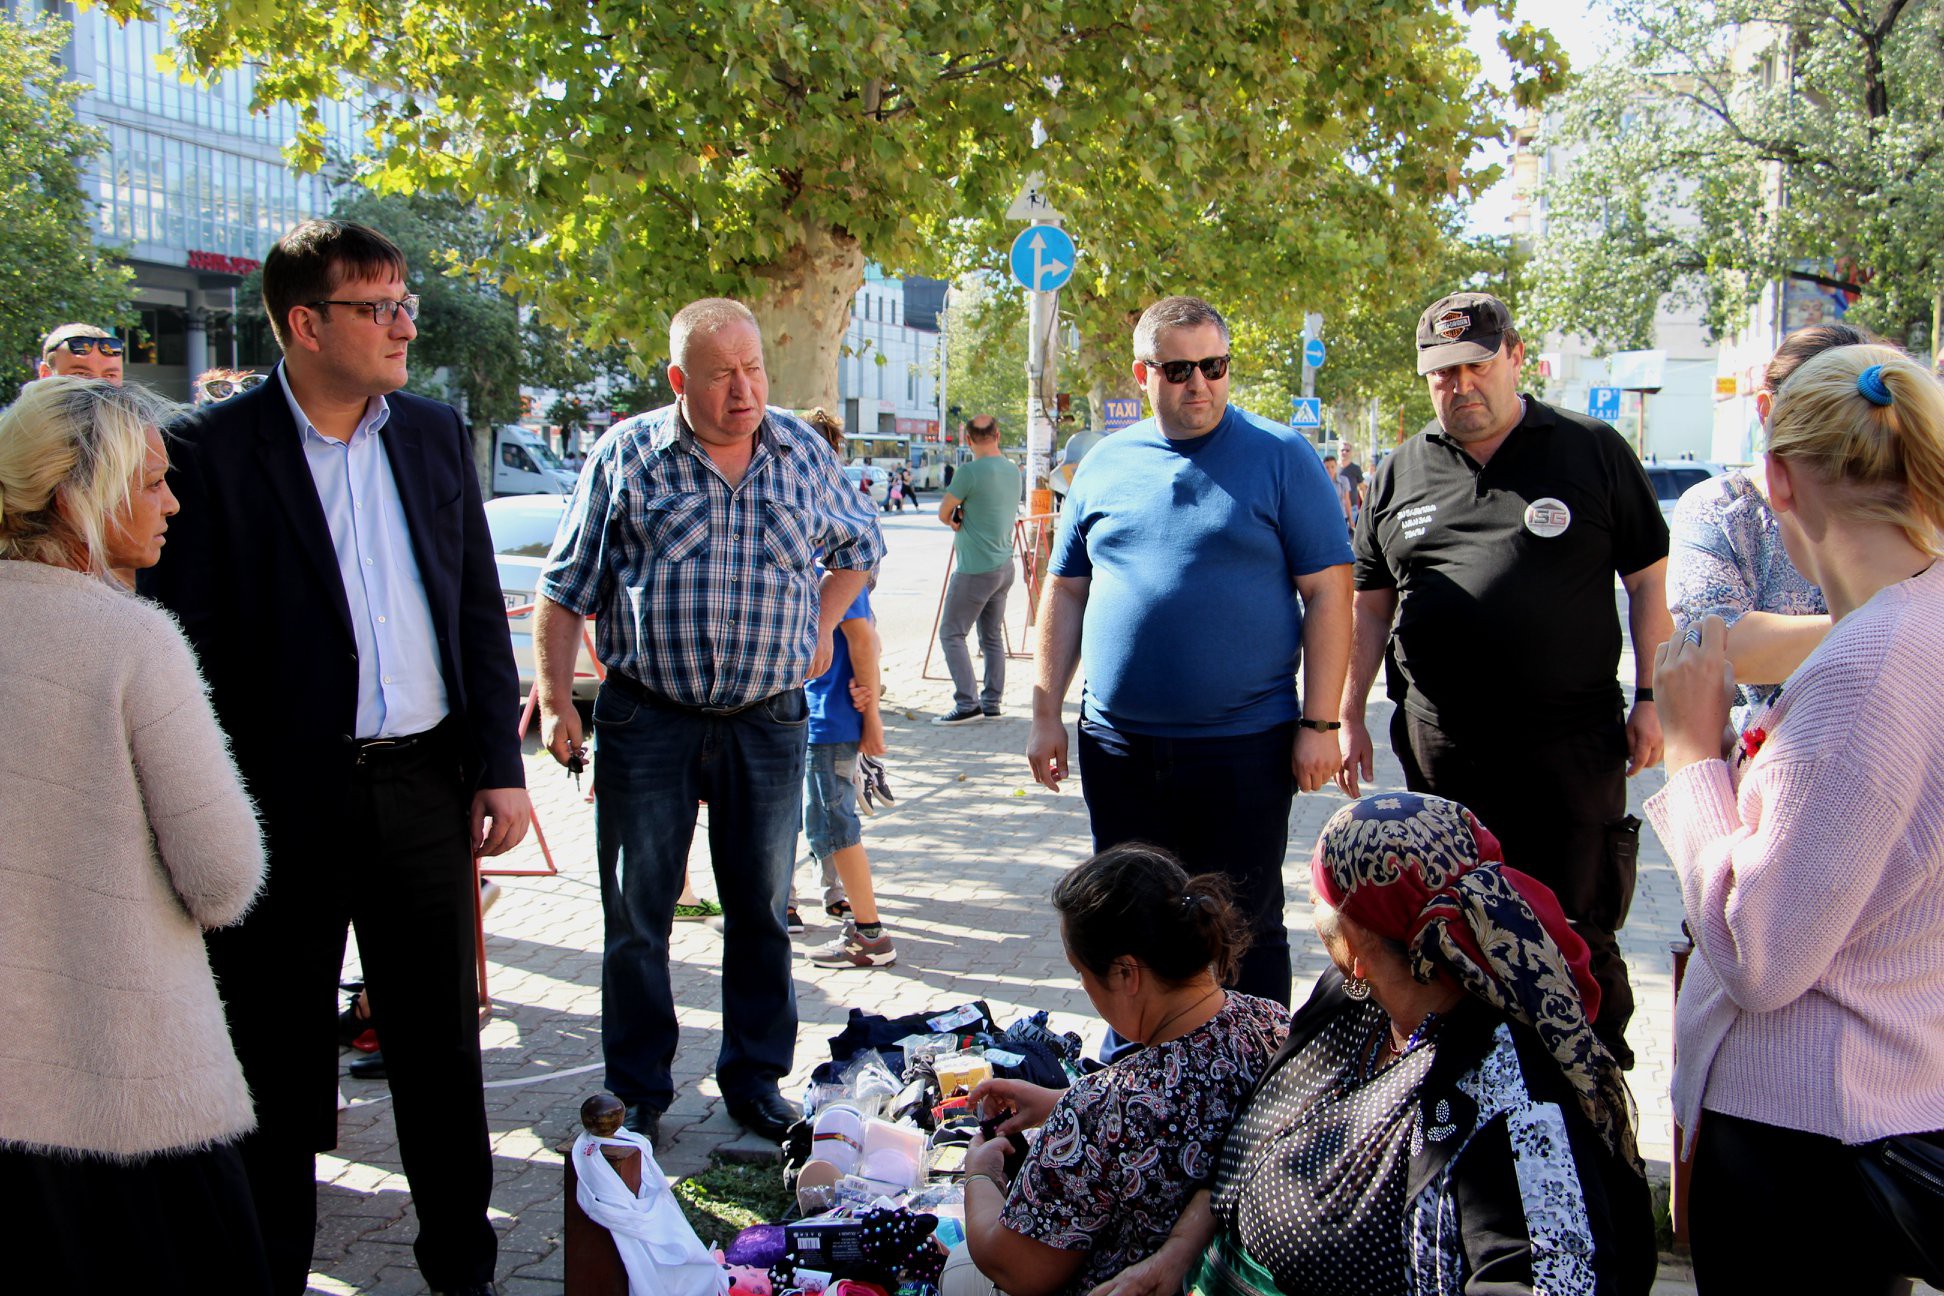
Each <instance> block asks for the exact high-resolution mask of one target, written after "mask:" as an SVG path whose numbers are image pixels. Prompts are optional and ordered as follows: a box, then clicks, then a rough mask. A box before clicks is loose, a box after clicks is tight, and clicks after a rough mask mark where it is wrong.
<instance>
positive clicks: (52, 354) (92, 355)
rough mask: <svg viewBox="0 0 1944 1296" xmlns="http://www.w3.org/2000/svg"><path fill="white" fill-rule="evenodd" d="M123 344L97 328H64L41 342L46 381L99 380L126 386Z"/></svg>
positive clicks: (42, 374)
mask: <svg viewBox="0 0 1944 1296" xmlns="http://www.w3.org/2000/svg"><path fill="white" fill-rule="evenodd" d="M123 350H124V347H123V343H122V340H121V339H120V338H118V337H116V336H115V335H114V334H112V333H110V332H109V331H108V330H107V329H105V328H97V327H95V326H94V325H93V324H63V325H61V326H60V327H59V328H57V329H54V330H53V331H52V332H50V333H49V334H48V335H47V336H46V337H45V338H44V339H42V341H41V358H40V376H41V377H43V378H99V379H100V380H101V381H102V382H105V383H113V384H114V385H115V386H117V387H119V386H121V384H122V352H123Z"/></svg>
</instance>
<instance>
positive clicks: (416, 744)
mask: <svg viewBox="0 0 1944 1296" xmlns="http://www.w3.org/2000/svg"><path fill="white" fill-rule="evenodd" d="M447 724H448V721H446V720H441V721H440V722H439V723H438V724H436V725H433V726H432V727H431V728H430V729H427V730H426V731H425V732H423V733H415V734H406V735H404V736H403V737H399V738H352V739H350V740H349V743H350V747H351V755H352V758H353V759H354V760H355V761H356V762H357V763H358V764H360V765H369V764H371V763H372V762H373V761H383V760H392V759H395V758H397V757H400V756H405V755H408V754H413V753H417V752H419V751H421V750H423V749H424V748H427V747H429V746H431V745H432V742H433V740H434V739H437V738H439V737H440V736H442V735H443V734H444V733H445V730H446V726H447Z"/></svg>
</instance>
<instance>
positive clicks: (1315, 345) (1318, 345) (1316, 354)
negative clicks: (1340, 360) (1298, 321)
mask: <svg viewBox="0 0 1944 1296" xmlns="http://www.w3.org/2000/svg"><path fill="white" fill-rule="evenodd" d="M1323 356H1324V350H1323V339H1322V338H1311V339H1310V340H1309V341H1307V342H1305V343H1303V363H1304V364H1306V365H1308V366H1309V367H1310V368H1312V369H1321V368H1322V367H1323Z"/></svg>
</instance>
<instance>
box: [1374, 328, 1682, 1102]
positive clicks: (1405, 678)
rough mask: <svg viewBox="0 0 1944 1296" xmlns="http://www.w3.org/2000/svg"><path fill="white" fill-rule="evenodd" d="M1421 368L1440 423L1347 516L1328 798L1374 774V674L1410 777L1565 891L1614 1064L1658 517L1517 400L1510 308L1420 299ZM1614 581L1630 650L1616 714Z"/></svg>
mask: <svg viewBox="0 0 1944 1296" xmlns="http://www.w3.org/2000/svg"><path fill="white" fill-rule="evenodd" d="M1417 356H1418V358H1417V368H1418V372H1419V373H1420V374H1422V375H1424V376H1425V378H1426V380H1427V382H1428V384H1429V386H1430V389H1431V403H1432V405H1433V406H1434V407H1435V408H1436V409H1437V413H1438V419H1437V422H1436V424H1435V425H1434V426H1433V427H1430V428H1427V429H1426V430H1425V432H1424V433H1423V434H1422V435H1420V436H1416V437H1413V438H1412V439H1411V440H1409V441H1406V442H1405V443H1404V444H1403V445H1401V446H1399V447H1398V448H1397V450H1396V452H1395V453H1393V454H1392V455H1390V457H1389V458H1387V459H1385V460H1384V462H1383V463H1382V464H1381V465H1379V466H1378V468H1377V470H1376V472H1374V473H1373V474H1372V475H1371V478H1370V489H1369V493H1368V494H1367V496H1366V497H1365V500H1364V509H1363V513H1362V515H1361V516H1360V518H1359V519H1358V522H1357V534H1356V548H1357V598H1356V632H1355V645H1354V648H1353V652H1352V657H1351V662H1350V674H1349V680H1348V683H1347V685H1346V687H1345V689H1344V695H1343V721H1344V729H1345V732H1346V741H1345V754H1344V762H1343V778H1342V780H1341V781H1342V784H1343V790H1344V791H1345V792H1347V793H1349V794H1350V795H1351V796H1355V795H1357V793H1358V790H1359V782H1358V781H1359V779H1368V778H1370V777H1372V774H1373V773H1374V756H1373V749H1372V743H1371V737H1370V732H1369V730H1368V729H1367V728H1366V727H1365V725H1364V718H1363V717H1364V706H1365V703H1366V701H1367V700H1368V698H1369V695H1370V686H1371V684H1372V683H1373V682H1374V681H1375V680H1376V678H1377V669H1378V667H1379V665H1380V664H1381V665H1384V666H1385V667H1386V671H1385V675H1386V680H1387V685H1388V688H1387V691H1388V692H1389V694H1390V697H1391V700H1392V701H1394V702H1396V703H1397V708H1396V711H1395V713H1394V714H1393V716H1392V718H1391V733H1390V738H1391V747H1392V749H1393V750H1394V751H1395V752H1396V753H1397V757H1398V759H1399V760H1400V761H1401V762H1402V763H1403V765H1404V778H1405V782H1406V784H1407V785H1408V786H1409V787H1410V789H1411V790H1412V791H1414V792H1429V793H1433V794H1435V795H1437V796H1441V797H1445V798H1447V799H1449V800H1453V801H1457V802H1459V803H1460V804H1461V805H1464V806H1466V807H1467V808H1469V809H1470V810H1471V811H1472V812H1473V813H1474V814H1476V815H1477V816H1478V817H1479V819H1480V820H1481V821H1483V822H1484V824H1485V826H1486V827H1487V828H1489V829H1491V830H1492V833H1493V834H1494V835H1495V836H1496V837H1497V838H1498V839H1499V841H1500V842H1501V843H1502V844H1503V845H1504V847H1505V860H1506V863H1508V864H1510V865H1511V866H1512V867H1513V868H1516V869H1519V870H1521V871H1523V872H1525V873H1529V874H1531V875H1532V876H1533V877H1536V878H1538V879H1539V880H1540V881H1541V882H1544V883H1545V884H1546V885H1547V886H1549V887H1551V888H1552V890H1553V891H1554V892H1555V893H1556V894H1557V895H1558V897H1559V902H1560V904H1561V905H1562V906H1564V908H1565V910H1566V916H1567V917H1569V918H1571V919H1572V920H1573V923H1574V926H1575V930H1577V931H1578V932H1579V933H1580V935H1581V936H1582V937H1584V938H1585V940H1586V943H1587V944H1588V945H1589V946H1590V947H1591V948H1592V951H1593V972H1594V976H1595V977H1596V978H1597V979H1598V981H1599V983H1600V991H1601V995H1600V1007H1599V1012H1598V1015H1597V1016H1596V1017H1595V1018H1594V1020H1593V1027H1594V1030H1595V1032H1596V1033H1597V1034H1598V1035H1599V1037H1600V1038H1601V1039H1602V1040H1603V1041H1605V1043H1606V1045H1607V1047H1608V1048H1610V1049H1611V1050H1612V1051H1613V1054H1614V1056H1615V1057H1617V1058H1618V1059H1620V1062H1621V1065H1622V1066H1623V1067H1628V1066H1631V1065H1632V1064H1633V1053H1632V1051H1631V1050H1629V1049H1628V1047H1627V1044H1626V1039H1625V1031H1626V1026H1627V1021H1628V1019H1629V1018H1631V1017H1632V1016H1633V990H1632V987H1631V986H1630V985H1629V984H1628V981H1627V968H1626V964H1625V963H1624V962H1623V961H1622V959H1621V956H1620V944H1619V941H1618V939H1617V938H1616V936H1615V933H1616V932H1617V931H1619V929H1620V926H1621V924H1622V923H1624V922H1625V921H1626V917H1627V909H1628V906H1629V905H1630V904H1631V903H1632V900H1633V889H1634V861H1635V856H1636V854H1637V852H1638V850H1639V834H1640V821H1639V820H1638V819H1635V818H1634V817H1633V816H1631V815H1629V814H1628V813H1627V779H1628V777H1630V776H1631V775H1634V774H1637V773H1639V772H1640V771H1641V770H1643V769H1645V768H1647V767H1648V766H1649V765H1651V764H1652V763H1653V762H1654V761H1656V760H1658V759H1660V748H1661V737H1660V721H1659V719H1658V718H1657V717H1656V714H1655V710H1654V691H1653V663H1654V649H1655V647H1656V646H1658V645H1659V644H1661V643H1663V642H1664V641H1665V640H1666V639H1667V636H1668V632H1669V628H1670V625H1671V622H1670V621H1669V619H1668V615H1667V600H1666V592H1665V584H1664V582H1665V577H1666V570H1667V524H1666V523H1665V522H1664V521H1663V520H1662V518H1661V513H1660V504H1659V501H1658V500H1656V499H1655V497H1654V488H1653V486H1652V485H1651V484H1650V483H1649V482H1648V480H1647V474H1646V471H1645V470H1644V469H1643V468H1641V466H1640V460H1639V458H1638V457H1637V456H1636V455H1635V454H1634V452H1633V449H1632V448H1631V447H1630V446H1628V445H1627V443H1626V442H1625V441H1624V440H1623V439H1622V438H1621V436H1620V434H1619V433H1618V432H1615V431H1614V430H1613V429H1612V428H1611V427H1608V426H1607V425H1606V424H1605V423H1601V422H1599V421H1598V420H1596V419H1590V418H1584V417H1582V416H1580V415H1578V414H1572V413H1569V412H1567V411H1565V410H1560V409H1555V408H1554V407H1552V406H1550V405H1547V404H1545V403H1543V402H1541V401H1539V400H1537V399H1535V398H1533V397H1531V396H1522V395H1520V393H1519V371H1520V367H1521V366H1522V365H1523V364H1524V363H1525V344H1524V343H1523V342H1522V341H1520V339H1519V334H1518V330H1516V329H1515V328H1514V327H1513V326H1512V313H1511V312H1510V311H1509V310H1507V309H1506V307H1505V303H1503V302H1501V301H1499V300H1498V299H1497V298H1496V297H1492V296H1489V295H1488V294H1485V293H1458V294H1455V295H1453V296H1450V297H1445V298H1442V299H1440V300H1439V301H1437V302H1434V303H1432V305H1431V306H1430V307H1429V308H1428V309H1427V310H1426V311H1425V312H1424V314H1423V315H1422V316H1421V317H1420V318H1419V320H1418V328H1417ZM1616 573H1618V575H1619V577H1620V580H1621V583H1622V584H1623V585H1624V586H1625V587H1626V593H1627V621H1628V627H1629V629H1630V631H1631V633H1632V637H1633V646H1634V654H1635V659H1636V660H1635V671H1634V679H1635V684H1636V687H1635V690H1634V704H1633V709H1632V710H1631V712H1627V713H1625V714H1624V716H1623V710H1622V699H1621V693H1620V686H1619V684H1618V682H1617V681H1616V676H1617V675H1618V673H1619V666H1620V617H1619V612H1618V610H1617V608H1616V606H1615V603H1614V594H1613V579H1614V576H1615V574H1616Z"/></svg>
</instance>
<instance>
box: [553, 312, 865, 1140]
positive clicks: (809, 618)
mask: <svg viewBox="0 0 1944 1296" xmlns="http://www.w3.org/2000/svg"><path fill="white" fill-rule="evenodd" d="M669 356H670V364H669V368H668V381H669V385H670V386H671V387H673V388H674V390H675V403H674V404H673V405H670V406H667V407H665V408H663V409H658V410H654V411H651V412H649V413H647V414H641V415H638V416H636V417H634V418H631V419H628V420H626V421H625V422H622V423H619V424H617V425H616V426H615V427H613V428H612V429H610V430H609V432H608V433H607V435H606V436H604V437H602V438H601V441H600V443H599V444H598V445H596V446H595V447H594V450H593V451H592V452H591V453H590V454H589V455H588V457H587V464H586V466H585V468H583V470H582V472H581V477H580V485H579V486H578V487H577V488H576V490H575V491H574V500H573V504H572V505H571V507H570V508H569V509H568V511H567V514H566V516H565V517H564V518H563V519H562V521H561V527H560V534H559V535H558V536H557V537H556V538H555V539H554V546H553V552H552V554H551V555H550V556H549V558H548V561H547V569H546V571H545V573H544V574H542V576H541V578H540V585H539V591H538V594H539V598H538V601H539V615H538V618H537V624H536V627H535V633H534V643H535V646H536V648H537V650H538V652H539V669H538V672H537V674H538V676H539V686H540V709H541V713H542V715H543V716H544V736H545V741H546V745H547V748H548V750H549V751H551V752H552V753H553V756H554V759H555V760H558V761H560V762H561V763H562V764H567V763H568V762H570V761H572V760H574V759H576V758H578V757H580V756H581V754H582V751H583V749H582V745H581V738H582V735H581V726H580V717H579V714H578V713H577V712H576V711H575V710H574V703H573V669H574V659H575V651H576V648H577V647H578V645H579V643H580V636H581V626H582V623H583V621H584V619H585V618H586V617H590V616H592V617H594V618H595V620H596V637H597V640H598V642H597V643H596V645H595V650H596V652H597V654H598V655H599V656H600V659H601V661H602V663H603V665H605V666H606V667H607V671H608V675H607V679H606V681H605V682H604V683H603V684H602V686H601V692H600V696H599V697H598V698H597V699H596V700H595V703H594V724H595V726H596V727H597V728H598V729H599V731H600V735H601V751H600V761H599V763H598V764H597V765H596V767H595V770H594V790H595V792H596V793H597V794H598V796H597V798H596V800H595V839H596V849H597V852H598V855H599V858H600V868H601V902H602V907H603V909H604V911H605V914H606V920H607V946H606V952H605V956H604V959H603V963H602V970H601V1035H602V1047H603V1051H604V1053H605V1056H606V1059H607V1086H608V1088H609V1089H610V1090H612V1091H613V1093H614V1094H615V1096H616V1097H618V1098H620V1099H621V1100H622V1101H623V1102H624V1103H626V1104H627V1107H628V1114H627V1125H628V1127H629V1128H630V1129H632V1130H635V1131H636V1132H638V1133H641V1134H644V1135H646V1136H647V1137H648V1138H649V1139H650V1140H651V1141H659V1135H660V1117H661V1113H662V1112H663V1111H665V1110H667V1108H668V1105H669V1103H670V1102H671V1101H673V1099H674V1096H675V1091H674V1077H673V1074H672V1067H673V1064H674V1061H675V1045H676V1040H677V1037H678V1028H677V1025H676V1020H675V1002H674V995H673V991H672V989H671V987H670V983H669V974H668V936H669V930H670V925H671V924H672V923H673V921H674V913H675V902H676V897H677V896H678V894H679V893H680V891H681V888H682V879H683V877H684V875H685V873H686V870H687V866H688V852H689V845H690V843H691V841H692V840H693V838H694V835H695V818H696V803H697V802H698V801H707V802H708V803H709V853H710V855H711V857H712V858H713V861H714V865H715V871H716V881H717V887H718V890H719V892H720V895H721V899H722V906H723V938H724V940H723V973H722V1017H723V1032H722V1050H721V1052H720V1054H719V1055H718V1057H717V1059H716V1076H717V1079H718V1081H719V1082H720V1084H721V1086H722V1093H723V1096H724V1097H725V1098H726V1099H727V1100H728V1104H729V1114H730V1115H731V1116H733V1117H734V1118H735V1119H736V1120H738V1121H739V1122H741V1123H742V1124H743V1125H745V1126H747V1127H748V1128H749V1129H751V1130H753V1131H755V1132H757V1133H759V1134H763V1135H765V1136H768V1137H771V1138H776V1139H781V1137H782V1135H783V1133H784V1131H785V1130H786V1129H787V1128H788V1127H789V1125H790V1124H791V1122H792V1121H793V1120H794V1119H795V1118H796V1116H797V1112H796V1109H795V1108H794V1107H793V1106H792V1105H791V1104H790V1103H788V1102H786V1101H785V1100H784V1099H783V1098H782V1096H781V1095H780V1094H779V1093H778V1091H777V1082H778V1081H779V1080H780V1079H781V1078H782V1077H783V1076H784V1075H785V1074H786V1073H788V1071H789V1070H790V1063H791V1058H792V1055H793V1053H794V1051H795V1046H796V1027H797V1013H796V986H795V983H794V981H793V980H792V978H791V962H790V954H791V951H790V938H789V934H788V932H787V931H786V929H785V926H784V910H785V907H786V906H787V904H788V900H789V882H790V866H791V864H792V863H793V862H794V860H795V855H796V834H797V825H798V824H799V823H801V822H802V818H803V814H802V809H803V767H804V739H805V734H806V732H807V728H806V726H807V721H808V716H809V711H808V709H807V707H806V706H805V703H804V698H803V684H804V681H805V680H807V679H812V678H814V677H816V676H817V675H819V674H821V673H822V672H823V670H824V668H825V667H826V666H828V665H829V662H830V653H831V648H830V645H831V632H832V630H833V629H834V628H835V626H836V624H837V621H838V619H839V618H840V617H842V615H843V613H844V610H845V609H846V608H848V607H849V606H850V603H851V600H852V599H853V598H854V597H855V596H856V594H857V592H858V590H860V589H861V588H863V585H864V579H865V575H866V573H867V572H868V571H869V570H870V569H871V568H872V567H875V566H876V565H877V562H878V560H879V559H880V558H881V557H882V556H883V554H884V539H883V536H882V535H881V534H880V533H879V531H878V524H877V511H876V509H875V507H874V506H873V505H872V503H871V501H870V500H869V499H867V498H865V497H864V496H863V495H861V494H859V493H858V492H857V491H855V490H853V489H852V488H851V486H850V483H849V482H848V481H847V480H846V479H845V477H844V474H843V469H842V465H841V463H840V462H839V460H838V458H837V455H836V453H835V452H834V451H832V450H831V448H830V446H829V445H828V444H827V443H826V442H825V441H824V440H823V438H822V437H820V436H818V435H817V433H816V432H815V431H813V430H812V429H811V428H809V427H808V426H807V425H805V424H804V423H803V422H801V421H800V420H798V419H797V418H795V417H793V416H792V415H790V414H789V413H787V412H786V411H784V410H779V409H771V408H769V407H768V404H767V399H768V395H769V380H768V378H767V376H766V375H765V373H764V370H763V339H762V334H761V333H760V331H759V330H758V328H757V324H756V317H755V316H754V315H752V314H750V312H749V311H748V309H746V308H745V307H743V306H742V305H740V304H739V303H737V302H733V301H729V300H726V299H723V298H708V299H704V300H702V301H698V302H693V303H691V304H689V305H688V306H685V307H683V308H682V310H681V311H679V312H678V313H677V314H676V316H675V319H674V321H673V322H672V323H671V324H670V326H669ZM820 553H821V554H822V561H823V564H824V566H825V567H826V568H827V569H828V574H827V575H825V576H824V577H823V579H822V580H821V582H820V581H819V580H818V578H817V574H816V571H817V568H816V560H817V557H818V555H819V554H820Z"/></svg>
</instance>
